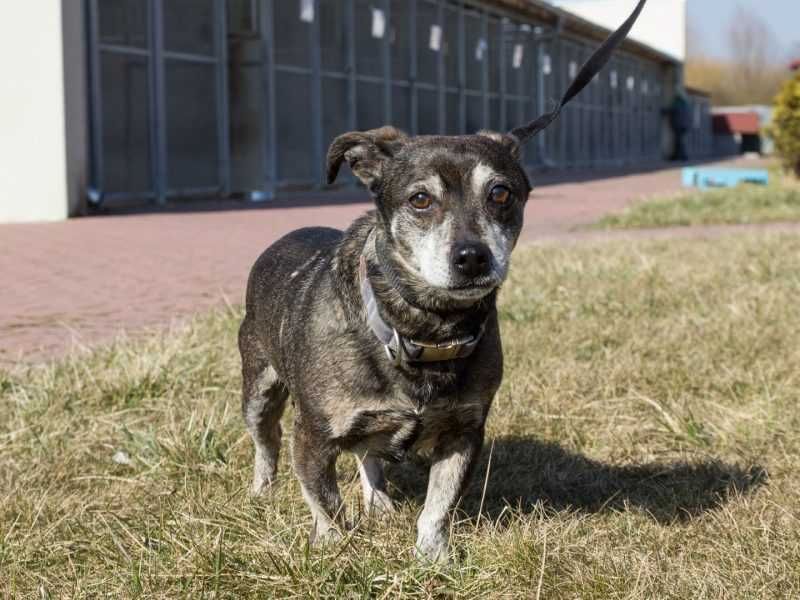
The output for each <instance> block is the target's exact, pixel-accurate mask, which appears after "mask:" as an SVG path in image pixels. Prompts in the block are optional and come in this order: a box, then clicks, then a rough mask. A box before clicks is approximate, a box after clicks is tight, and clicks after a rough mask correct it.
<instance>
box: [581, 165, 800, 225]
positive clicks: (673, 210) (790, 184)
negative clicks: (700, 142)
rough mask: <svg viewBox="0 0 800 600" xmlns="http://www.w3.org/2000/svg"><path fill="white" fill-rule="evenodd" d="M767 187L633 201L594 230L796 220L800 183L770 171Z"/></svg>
mask: <svg viewBox="0 0 800 600" xmlns="http://www.w3.org/2000/svg"><path fill="white" fill-rule="evenodd" d="M770 177H771V178H772V180H771V181H772V182H771V183H770V184H769V185H767V186H758V185H751V184H743V185H740V186H738V187H736V188H728V189H713V190H707V191H704V192H700V191H695V192H690V193H680V194H677V195H674V196H667V197H664V198H655V199H653V200H648V201H644V202H641V203H638V204H634V205H632V206H630V207H629V208H627V209H625V210H623V211H622V212H620V213H618V214H611V215H607V216H605V217H603V218H602V219H600V221H598V222H597V223H595V224H594V225H593V226H592V228H594V229H640V228H647V227H669V226H681V225H684V226H685V225H718V224H729V225H738V224H747V223H773V222H779V221H800V183H798V182H797V181H793V180H791V179H790V178H789V177H788V176H784V175H782V174H781V173H780V172H779V171H777V170H773V172H772V173H770Z"/></svg>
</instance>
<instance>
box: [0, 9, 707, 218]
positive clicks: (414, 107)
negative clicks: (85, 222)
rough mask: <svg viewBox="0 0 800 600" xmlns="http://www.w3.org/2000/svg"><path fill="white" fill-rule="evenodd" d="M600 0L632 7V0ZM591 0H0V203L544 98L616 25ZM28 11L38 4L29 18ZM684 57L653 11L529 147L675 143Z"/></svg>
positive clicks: (463, 118)
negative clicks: (673, 109)
mask: <svg viewBox="0 0 800 600" xmlns="http://www.w3.org/2000/svg"><path fill="white" fill-rule="evenodd" d="M585 1H586V2H588V1H589V0H585ZM603 2H605V3H606V4H608V3H609V2H613V3H615V4H617V5H619V7H621V10H622V9H624V10H623V12H625V11H630V9H632V7H633V4H634V0H603ZM565 3H567V4H568V2H567V0H565ZM660 3H661V4H660V6H662V8H663V5H665V4H667V3H673V4H675V5H676V6H678V8H679V10H678V11H677V12H676V13H675V14H676V15H678V16H677V17H676V18H680V17H681V13H680V7H684V9H685V0H660ZM34 4H35V5H36V6H33V5H34ZM650 4H651V5H652V4H654V3H653V2H651V3H650ZM569 8H572V7H569ZM579 8H580V7H578V8H574V9H573V10H574V11H575V12H568V11H566V10H564V9H563V8H558V7H556V6H554V5H553V4H551V3H548V2H543V1H539V0H485V1H478V0H474V1H473V0H459V1H455V0H60V1H59V0H41V2H39V1H37V2H35V3H30V2H25V3H16V2H15V3H11V2H8V3H5V4H3V5H2V6H0V23H2V24H1V25H0V33H2V35H1V36H0V39H2V40H3V41H2V42H0V43H2V44H4V45H5V46H6V47H5V52H3V56H4V58H3V59H1V60H2V61H3V67H4V72H5V78H6V81H5V82H4V83H5V84H6V85H9V90H5V89H4V92H3V95H2V97H0V108H2V109H3V110H2V111H0V112H2V115H3V116H2V117H0V118H2V119H3V120H2V133H3V135H2V136H1V137H0V164H2V167H0V169H3V171H4V172H2V174H0V221H30V220H54V219H62V218H66V217H67V216H74V215H80V214H85V213H86V212H89V211H91V209H92V207H93V206H98V205H103V206H107V207H112V208H113V207H114V206H118V205H121V204H125V203H131V202H134V203H138V204H145V205H146V204H148V203H151V204H153V205H157V204H159V203H164V202H167V201H169V200H172V199H181V200H184V199H185V200H187V201H191V199H193V198H202V197H221V198H228V197H231V198H246V199H249V200H253V201H259V200H268V199H270V198H273V197H275V195H276V194H280V193H281V191H283V190H292V189H311V188H315V187H319V186H321V185H322V181H323V172H324V155H325V151H326V148H327V145H328V144H329V143H330V141H331V140H332V139H333V138H334V137H335V136H336V135H338V134H339V133H342V132H344V131H348V130H354V129H370V128H373V127H378V126H381V125H384V124H387V123H390V124H393V125H395V126H397V127H399V128H401V129H403V130H405V131H407V132H409V133H412V134H434V133H446V134H460V133H473V132H475V131H478V130H480V129H493V130H500V131H502V130H507V129H510V128H511V127H513V126H516V125H518V124H520V123H522V122H524V121H526V120H529V119H531V118H533V117H535V116H536V115H538V114H540V113H542V112H544V111H546V110H548V108H549V107H550V106H552V103H553V102H554V101H555V100H556V99H557V98H558V97H560V95H561V93H562V92H563V90H564V89H565V88H566V86H567V85H568V84H569V82H570V80H571V78H572V77H574V76H575V74H576V73H577V70H578V68H579V67H580V65H581V64H582V62H583V61H584V60H585V59H586V58H587V57H588V56H589V54H590V53H591V52H592V51H593V49H594V48H595V47H596V46H597V44H598V43H599V42H600V41H602V40H603V39H604V38H605V36H606V35H608V33H609V29H608V27H609V26H613V25H612V24H609V23H604V24H600V23H598V21H599V20H601V19H592V18H587V17H586V16H585V15H584V16H579V14H576V13H580V12H581V11H580V10H579ZM650 10H651V6H648V7H647V8H646V9H645V14H643V16H642V18H643V19H644V20H646V19H647V18H648V17H647V13H648V11H650ZM684 14H685V10H684ZM650 18H651V20H652V18H653V17H652V16H651V17H650ZM683 18H684V19H685V16H684V17H683ZM24 23H31V24H33V23H35V24H36V27H35V28H33V29H34V31H33V33H32V32H31V29H32V28H31V27H25V26H24V25H23V24H24ZM674 25H675V24H674V23H673V26H674ZM677 27H679V28H685V22H684V23H678V25H677ZM657 29H658V28H657V27H656V28H655V30H657ZM634 33H636V32H634ZM22 49H24V54H25V56H26V57H27V58H23V57H21V56H20V53H21V52H22ZM31 57H34V58H33V59H31ZM31 60H35V61H36V64H35V65H34V67H35V68H32V67H31ZM682 60H683V57H682V55H680V53H676V52H675V51H671V50H670V48H666V49H665V48H664V47H663V44H660V42H658V41H657V40H656V41H653V42H652V43H651V42H650V41H649V40H648V34H647V32H646V30H645V33H644V34H643V35H642V34H641V33H640V34H639V35H638V36H637V35H634V36H633V37H632V38H631V39H630V40H628V41H626V42H625V43H624V44H623V46H622V47H621V49H620V50H619V52H618V53H617V54H616V55H615V56H614V57H613V59H612V60H611V63H610V64H609V66H608V67H607V68H606V69H605V70H604V72H602V73H601V74H600V75H598V76H597V78H596V79H595V81H594V82H593V83H592V84H591V85H590V86H589V87H588V88H587V89H586V90H585V92H584V93H583V94H582V95H581V96H579V97H578V98H577V99H576V100H575V101H574V102H573V103H572V104H571V105H570V106H569V107H568V109H567V110H566V111H565V112H564V113H563V115H562V117H561V119H560V121H559V122H558V123H557V124H556V125H554V126H553V127H552V128H551V129H550V130H548V131H547V132H546V133H545V134H544V135H542V136H540V137H539V138H538V139H536V140H534V141H533V142H531V143H530V144H529V145H528V147H527V148H526V149H525V155H524V163H525V165H526V167H527V168H529V169H530V170H531V171H536V170H540V169H567V168H582V169H583V168H592V167H597V166H614V165H635V164H639V163H645V162H653V161H657V160H659V159H661V158H662V157H664V156H665V155H666V153H667V152H668V150H669V146H670V144H671V140H670V133H669V128H668V127H667V120H666V117H665V115H664V109H665V107H667V106H668V105H669V103H670V101H671V99H672V97H673V96H674V94H675V92H676V86H678V85H680V83H681V80H682V65H683V63H682ZM9 82H12V83H11V84H9ZM692 98H693V102H694V104H695V106H694V111H695V122H694V129H695V130H694V131H693V133H692V136H690V139H691V146H692V147H691V150H692V152H693V154H694V155H695V156H700V155H703V154H706V153H708V152H710V147H711V145H710V139H711V137H710V136H711V126H710V118H709V107H708V100H707V98H705V97H704V96H702V95H694V96H692ZM344 185H354V183H353V182H352V180H350V181H349V182H348V181H345V183H344Z"/></svg>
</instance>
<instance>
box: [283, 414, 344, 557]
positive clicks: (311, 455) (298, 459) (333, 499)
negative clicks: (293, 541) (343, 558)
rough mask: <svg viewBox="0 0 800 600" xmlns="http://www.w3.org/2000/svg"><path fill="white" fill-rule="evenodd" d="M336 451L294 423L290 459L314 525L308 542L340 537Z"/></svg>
mask: <svg viewBox="0 0 800 600" xmlns="http://www.w3.org/2000/svg"><path fill="white" fill-rule="evenodd" d="M338 455H339V452H338V450H337V449H336V448H335V447H333V446H332V445H330V444H326V443H324V442H321V441H320V440H319V439H318V438H317V436H315V435H313V433H311V432H305V431H304V430H303V428H302V427H298V425H297V424H296V425H295V434H294V439H293V443H292V461H293V463H294V470H295V473H296V474H297V478H298V479H299V480H300V488H301V490H302V492H303V498H304V499H305V501H306V504H308V507H309V509H311V516H312V517H313V519H314V524H313V525H312V529H311V541H312V542H314V543H318V542H324V541H327V540H331V539H336V538H337V537H339V532H338V531H337V529H336V528H335V527H334V522H338V523H339V524H340V525H343V524H344V510H343V507H342V498H341V496H340V495H339V486H338V484H337V483H336V459H337V457H338Z"/></svg>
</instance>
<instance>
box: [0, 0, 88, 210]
mask: <svg viewBox="0 0 800 600" xmlns="http://www.w3.org/2000/svg"><path fill="white" fill-rule="evenodd" d="M76 4H77V3H76ZM62 40H63V38H62V21H61V0H35V1H30V0H28V1H12V0H0V223H2V222H19V221H54V220H58V219H64V218H66V217H67V212H68V198H67V172H66V164H67V163H66V139H65V126H64V62H63V44H62Z"/></svg>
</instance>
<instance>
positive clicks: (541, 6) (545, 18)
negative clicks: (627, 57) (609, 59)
mask: <svg viewBox="0 0 800 600" xmlns="http://www.w3.org/2000/svg"><path fill="white" fill-rule="evenodd" d="M486 4H489V5H493V6H495V7H496V8H499V9H500V10H502V11H504V12H511V13H513V14H515V15H517V16H518V17H521V18H528V19H530V20H532V21H538V22H541V23H542V24H544V25H548V26H550V27H553V28H554V29H556V30H560V31H563V32H565V33H567V34H572V35H576V36H579V37H583V38H589V39H590V40H594V41H597V42H602V41H603V40H605V39H606V38H607V37H608V36H609V35H610V34H611V31H612V30H611V29H608V28H606V27H603V26H602V25H598V24H597V23H594V22H592V21H589V20H587V19H584V18H582V17H579V16H578V15H576V14H573V13H571V12H569V11H566V10H564V9H562V8H556V7H555V6H553V5H552V4H550V3H549V2H546V1H545V0H487V2H486ZM631 10H633V4H632V5H631ZM621 24H622V23H620V25H621ZM620 47H621V48H622V49H623V50H626V51H628V52H630V53H632V54H636V55H637V56H640V57H642V58H645V59H648V60H652V61H655V62H658V63H662V64H678V63H679V62H680V61H679V60H677V59H676V58H674V57H672V56H670V55H668V54H665V53H664V52H661V51H660V50H657V49H656V48H653V47H652V46H648V45H647V44H645V43H643V42H639V41H637V40H634V39H631V38H628V39H626V40H625V41H624V42H623V43H622V45H621V46H620Z"/></svg>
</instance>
